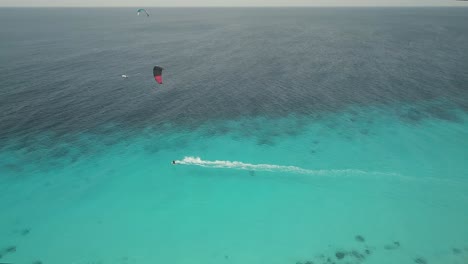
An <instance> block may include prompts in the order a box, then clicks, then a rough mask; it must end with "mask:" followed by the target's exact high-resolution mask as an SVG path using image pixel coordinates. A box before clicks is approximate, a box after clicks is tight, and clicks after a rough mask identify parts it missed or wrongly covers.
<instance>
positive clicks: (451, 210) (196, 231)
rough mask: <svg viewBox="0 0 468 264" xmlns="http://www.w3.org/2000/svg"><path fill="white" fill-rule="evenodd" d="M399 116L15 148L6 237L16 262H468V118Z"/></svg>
mask: <svg viewBox="0 0 468 264" xmlns="http://www.w3.org/2000/svg"><path fill="white" fill-rule="evenodd" d="M392 113H393V112H392V111H390V110H388V109H386V110H385V109H379V108H370V107H369V108H354V109H348V111H345V112H343V113H340V114H330V115H327V116H325V117H323V118H320V119H313V118H307V117H304V116H302V117H301V116H290V117H288V118H278V119H271V118H254V119H239V120H232V121H226V122H220V121H218V122H216V123H211V124H209V125H205V126H202V127H199V128H197V129H196V130H192V131H185V132H184V131H178V132H176V131H172V130H171V129H170V128H168V131H167V132H161V133H155V132H154V131H152V130H150V129H148V130H147V131H139V132H138V133H134V134H133V135H131V134H130V133H129V132H125V131H115V132H114V134H110V135H108V136H112V137H116V138H121V140H119V141H118V142H105V141H104V140H105V139H104V138H101V139H102V140H98V138H96V137H97V136H96V135H95V136H93V135H86V134H82V135H80V136H79V137H77V138H75V140H74V141H71V143H70V141H68V144H71V145H70V146H67V149H70V148H71V149H73V147H74V146H75V147H76V148H77V149H82V148H83V145H84V144H87V142H89V141H90V139H93V141H92V142H94V143H93V145H92V146H87V147H86V155H83V154H80V155H79V156H76V154H75V153H74V151H73V150H71V151H69V152H61V153H60V154H57V155H55V156H54V158H53V159H51V158H50V155H49V153H44V152H43V150H42V149H36V150H30V152H25V150H24V149H22V150H19V151H18V150H15V148H13V147H11V148H10V150H4V151H2V152H1V158H2V160H3V161H5V160H9V161H10V162H8V163H7V165H4V166H3V171H4V172H5V171H6V172H7V174H6V175H3V177H2V180H1V182H0V185H1V189H2V192H1V194H0V196H1V199H0V207H1V208H2V218H1V219H0V227H1V228H0V233H1V237H2V240H1V242H2V245H1V246H2V247H4V248H5V250H6V248H7V247H8V246H16V252H15V253H6V254H3V255H4V256H3V259H5V261H8V262H11V263H31V262H32V261H34V260H36V259H40V260H41V261H43V263H149V262H154V263H167V262H171V263H193V262H197V263H202V262H203V263H296V262H301V263H305V262H307V261H313V262H314V263H327V259H328V258H330V259H331V260H333V261H334V262H336V263H342V262H343V263H361V262H365V263H414V261H415V259H418V258H424V259H425V260H426V261H427V262H428V263H465V262H466V260H467V258H468V252H467V250H468V240H467V239H466V238H467V237H468V236H467V232H468V230H467V229H466V223H467V222H468V211H467V210H466V204H467V202H468V195H467V189H468V181H467V179H466V175H467V169H466V164H465V163H466V160H465V159H466V156H467V154H468V153H467V149H468V143H467V141H466V140H465V139H466V137H467V131H468V130H467V126H466V115H459V116H460V120H459V122H448V121H444V120H440V119H426V120H422V121H420V122H417V123H414V124H408V123H407V122H404V121H402V120H401V119H399V118H397V116H396V115H394V114H392ZM214 127H217V129H214ZM220 127H222V128H223V129H222V131H224V132H223V133H214V134H213V133H212V131H219V130H220V129H219V128H220ZM293 127H301V130H300V132H294V133H293V130H291V128H293ZM288 129H289V130H288ZM288 132H289V134H288ZM122 134H126V135H125V136H122ZM49 136H50V135H49ZM37 141H38V142H44V144H46V145H47V142H48V139H47V137H46V136H44V137H42V138H38V139H37ZM64 144H65V143H64ZM13 145H14V144H12V146H13ZM58 145H59V146H56V148H58V149H59V148H60V144H58ZM41 151H42V153H41ZM54 151H58V150H54ZM80 151H83V150H80ZM44 154H46V155H47V156H49V157H48V158H47V159H41V156H42V155H44ZM186 157H195V158H194V159H189V158H186ZM196 157H199V159H197V158H196ZM31 159H32V160H34V159H40V160H41V161H40V162H32V160H31ZM172 160H177V162H178V163H179V164H177V165H171V161H172ZM236 161H237V162H238V163H235V162H236ZM19 163H25V164H28V165H26V166H22V167H21V168H20V167H18V166H16V165H14V164H19ZM288 166H289V167H288ZM291 166H295V167H291ZM357 235H360V236H362V237H363V238H364V240H365V241H363V242H362V241H357V240H356V239H355V236H357ZM366 250H368V251H366ZM457 250H459V251H460V252H459V253H456V254H455V253H454V251H455V252H458V251H457ZM341 251H342V252H345V253H346V256H345V258H344V259H342V260H338V259H337V257H336V253H337V252H341ZM3 259H2V260H3ZM345 261H347V262H345Z"/></svg>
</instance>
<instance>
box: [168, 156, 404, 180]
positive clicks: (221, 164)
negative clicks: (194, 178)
mask: <svg viewBox="0 0 468 264" xmlns="http://www.w3.org/2000/svg"><path fill="white" fill-rule="evenodd" d="M175 162H176V164H180V165H188V166H199V167H205V168H219V169H237V170H248V171H269V172H287V173H296V174H309V175H321V176H333V175H346V174H353V175H356V174H360V175H363V174H365V175H375V176H378V175H380V176H383V175H385V176H401V175H399V174H396V173H385V172H368V171H363V170H357V169H341V170H336V169H331V170H310V169H304V168H300V167H296V166H282V165H275V164H250V163H244V162H240V161H228V160H214V161H210V160H202V159H201V158H200V157H185V158H184V159H182V160H176V161H175Z"/></svg>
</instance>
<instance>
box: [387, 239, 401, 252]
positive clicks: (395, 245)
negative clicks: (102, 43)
mask: <svg viewBox="0 0 468 264" xmlns="http://www.w3.org/2000/svg"><path fill="white" fill-rule="evenodd" d="M399 247H400V242H398V241H395V242H393V243H392V244H387V245H385V246H384V248H385V249H386V250H394V249H397V248H399Z"/></svg>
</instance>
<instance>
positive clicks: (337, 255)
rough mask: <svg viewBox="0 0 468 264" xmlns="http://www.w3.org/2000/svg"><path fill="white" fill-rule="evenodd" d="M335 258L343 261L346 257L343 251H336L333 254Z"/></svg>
mask: <svg viewBox="0 0 468 264" xmlns="http://www.w3.org/2000/svg"><path fill="white" fill-rule="evenodd" d="M335 256H336V258H337V259H343V258H344V257H345V256H346V253H344V252H343V251H338V252H336V253H335Z"/></svg>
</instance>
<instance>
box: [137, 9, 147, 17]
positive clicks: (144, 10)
mask: <svg viewBox="0 0 468 264" xmlns="http://www.w3.org/2000/svg"><path fill="white" fill-rule="evenodd" d="M141 13H145V14H146V16H147V17H149V14H148V12H146V9H144V8H140V9H138V10H137V15H140V14H141Z"/></svg>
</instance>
